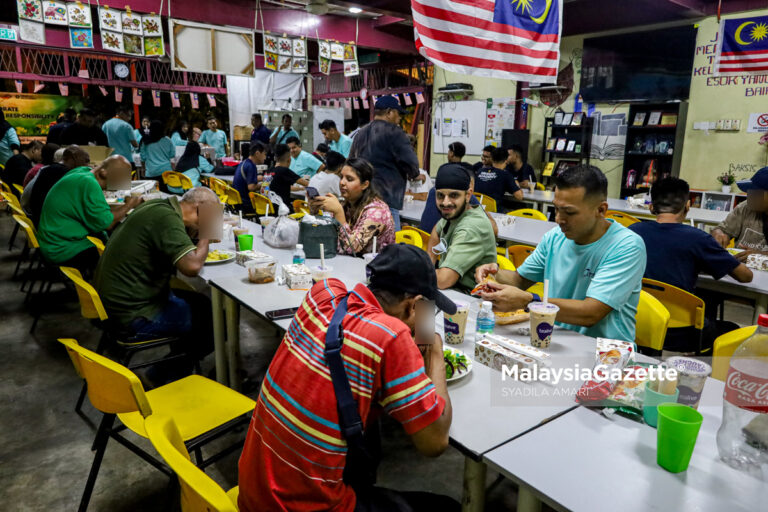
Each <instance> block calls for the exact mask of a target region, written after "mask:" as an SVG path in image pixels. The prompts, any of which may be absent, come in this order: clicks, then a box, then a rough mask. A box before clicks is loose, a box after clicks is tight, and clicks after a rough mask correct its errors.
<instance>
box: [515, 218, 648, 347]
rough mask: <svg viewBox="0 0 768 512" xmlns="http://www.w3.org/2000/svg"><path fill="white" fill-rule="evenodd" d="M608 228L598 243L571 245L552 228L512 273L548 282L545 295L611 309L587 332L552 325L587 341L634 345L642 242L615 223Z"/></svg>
mask: <svg viewBox="0 0 768 512" xmlns="http://www.w3.org/2000/svg"><path fill="white" fill-rule="evenodd" d="M609 222H610V223H611V226H610V227H609V228H608V231H606V232H605V234H604V235H603V236H602V237H600V239H599V240H597V241H596V242H593V243H591V244H588V245H577V244H576V243H575V242H574V241H573V240H568V239H567V238H566V237H565V235H564V234H563V232H562V231H561V230H560V228H553V229H551V230H550V231H549V232H548V233H547V234H545V235H544V238H543V239H542V240H541V243H539V245H538V246H537V247H536V250H535V251H534V252H533V254H531V255H530V256H528V258H527V259H526V260H525V263H523V264H522V265H521V266H520V267H519V268H518V269H517V272H518V273H519V274H520V275H521V276H523V277H524V278H526V279H528V280H530V281H534V282H542V281H544V279H545V278H546V279H549V296H550V297H552V298H557V299H575V300H584V299H585V298H587V297H592V298H593V299H595V300H599V301H600V302H602V303H603V304H605V305H607V306H610V307H611V308H612V309H613V310H612V311H611V312H610V313H608V314H607V315H606V316H605V318H603V319H602V320H601V321H599V322H598V323H596V324H595V325H593V326H592V327H582V326H577V325H570V324H565V323H562V322H557V324H558V325H561V326H563V327H565V328H567V329H571V330H573V331H576V332H580V333H581V334H584V335H586V336H591V337H593V338H611V339H616V340H623V341H631V342H634V341H635V315H636V314H637V303H638V301H639V300H640V290H641V289H642V279H643V273H645V261H646V252H645V244H644V243H643V239H642V238H640V237H639V236H637V235H636V234H635V233H633V232H632V231H630V230H629V229H627V228H625V227H624V226H622V225H621V224H619V223H617V222H614V221H612V220H609Z"/></svg>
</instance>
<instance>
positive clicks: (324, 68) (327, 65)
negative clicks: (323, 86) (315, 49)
mask: <svg viewBox="0 0 768 512" xmlns="http://www.w3.org/2000/svg"><path fill="white" fill-rule="evenodd" d="M319 59H320V62H319V64H320V72H321V73H322V74H324V75H330V74H331V59H326V58H325V57H320V58H319Z"/></svg>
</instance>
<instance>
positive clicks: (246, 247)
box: [237, 235, 253, 251]
mask: <svg viewBox="0 0 768 512" xmlns="http://www.w3.org/2000/svg"><path fill="white" fill-rule="evenodd" d="M237 245H238V248H239V249H240V250H241V251H250V250H251V249H253V235H239V236H238V237H237Z"/></svg>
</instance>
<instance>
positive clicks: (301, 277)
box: [283, 265, 312, 290]
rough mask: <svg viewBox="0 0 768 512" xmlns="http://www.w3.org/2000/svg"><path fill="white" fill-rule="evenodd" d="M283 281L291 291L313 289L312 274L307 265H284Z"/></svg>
mask: <svg viewBox="0 0 768 512" xmlns="http://www.w3.org/2000/svg"><path fill="white" fill-rule="evenodd" d="M283 279H285V282H286V284H287V285H288V288H290V289H291V290H296V289H302V290H303V289H308V288H312V272H310V270H309V267H307V266H306V265H283Z"/></svg>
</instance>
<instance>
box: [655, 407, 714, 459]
mask: <svg viewBox="0 0 768 512" xmlns="http://www.w3.org/2000/svg"><path fill="white" fill-rule="evenodd" d="M657 410H658V413H659V418H658V426H657V432H656V463H657V464H658V465H659V466H661V467H663V468H664V469H666V470H667V471H669V472H671V473H680V472H681V471H685V470H686V469H688V463H689V462H690V461H691V454H692V453H693V447H694V446H695V445H696V438H697V437H698V435H699V428H701V422H702V420H703V417H702V415H701V413H700V412H699V411H697V410H696V409H694V408H693V407H689V406H687V405H683V404H677V403H665V404H660V405H659V406H658V407H657Z"/></svg>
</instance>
